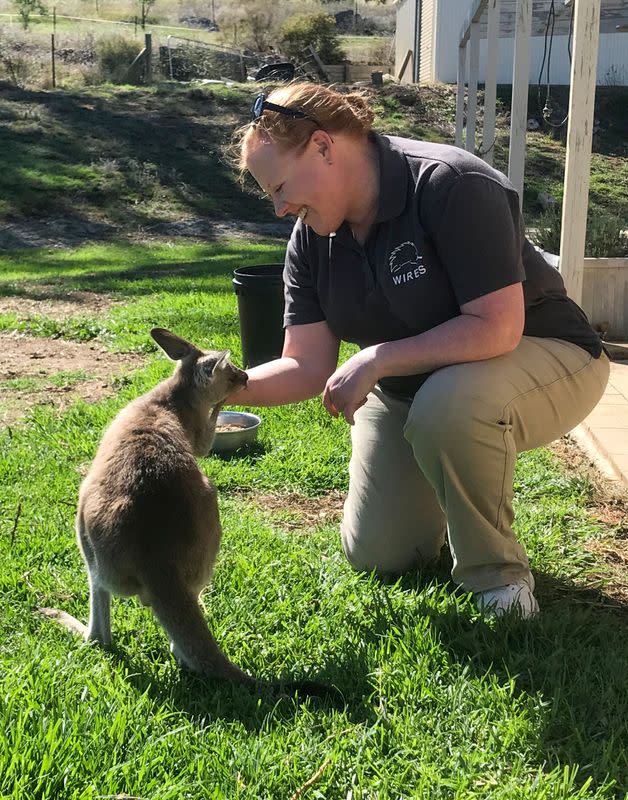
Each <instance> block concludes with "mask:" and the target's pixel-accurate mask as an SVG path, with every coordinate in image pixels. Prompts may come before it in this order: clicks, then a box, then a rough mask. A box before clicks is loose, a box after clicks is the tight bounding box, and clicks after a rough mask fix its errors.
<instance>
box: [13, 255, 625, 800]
mask: <svg viewBox="0 0 628 800" xmlns="http://www.w3.org/2000/svg"><path fill="white" fill-rule="evenodd" d="M281 255H282V248H281V246H279V245H277V244H276V243H273V242H260V243H258V244H255V245H251V244H249V245H243V244H242V243H241V242H238V243H232V244H229V243H209V244H202V245H201V244H197V245H173V244H171V243H170V244H161V245H154V246H148V245H129V244H124V243H121V244H115V245H111V244H109V245H102V244H101V245H89V246H86V247H83V248H78V249H75V250H50V251H49V250H30V251H21V252H14V253H10V254H4V255H2V256H0V299H1V298H2V297H4V298H7V297H23V298H28V297H35V296H37V295H38V293H41V292H42V291H43V290H44V289H45V291H46V293H47V296H53V297H54V296H59V297H65V296H67V294H68V293H69V292H77V291H81V292H89V293H92V294H98V295H103V296H106V297H107V298H110V299H112V300H115V301H116V302H115V303H114V304H112V305H111V306H108V307H106V309H105V310H103V311H102V313H99V314H94V313H91V314H83V313H82V312H81V310H80V307H79V308H78V309H77V312H76V314H74V315H71V316H70V317H66V318H64V319H55V318H54V315H52V314H51V315H50V316H48V317H46V318H43V317H42V316H41V315H39V314H29V315H20V314H18V313H12V314H11V313H6V314H4V315H2V316H0V330H4V331H9V330H14V329H18V330H19V331H20V332H23V333H31V334H36V335H40V336H42V335H45V336H49V337H51V336H54V337H62V338H63V339H67V340H71V339H72V340H76V341H78V342H83V341H87V342H99V343H101V344H104V345H106V347H107V348H109V351H110V352H111V356H112V357H113V356H114V355H115V353H116V352H117V351H124V352H135V353H139V354H142V356H143V359H144V360H143V366H141V367H140V368H139V369H137V370H135V371H134V372H132V373H130V374H129V375H128V376H127V377H126V379H125V380H119V381H118V382H117V384H116V387H117V391H116V394H115V395H113V396H110V397H108V398H106V399H103V400H102V401H100V402H96V403H85V402H81V401H77V402H76V403H74V404H73V405H71V406H70V407H69V408H68V409H67V410H66V411H64V412H58V411H55V410H54V409H51V408H50V407H45V406H44V407H38V408H34V409H32V410H31V411H30V412H29V414H28V415H27V417H26V418H25V419H24V420H23V421H22V422H20V423H18V424H15V425H12V426H11V427H5V428H3V429H1V430H0V724H1V725H2V727H3V729H4V731H5V735H4V737H3V738H2V739H1V740H0V798H3V800H4V798H12V799H15V800H18V798H19V800H24V799H25V798H28V800H31V798H33V799H39V798H51V799H52V798H54V799H55V800H56V799H57V798H62V799H63V800H65V799H66V798H68V799H70V798H71V799H72V800H74V799H76V800H78V799H79V798H80V800H86V799H87V798H93V799H94V800H95V799H96V798H103V797H129V796H130V797H135V798H146V799H148V798H151V800H153V799H154V800H169V799H172V800H179V799H180V798H199V800H200V799H201V798H282V799H283V798H298V797H304V798H305V797H307V798H326V799H328V798H355V799H356V800H357V799H358V798H364V799H365V800H366V798H378V799H381V800H383V799H384V798H400V797H404V798H405V797H413V798H426V799H427V798H430V800H431V799H432V798H437V799H438V798H491V800H493V798H512V799H513V800H514V799H515V798H516V800H520V799H522V798H534V800H558V799H559V798H564V800H572V799H573V798H576V799H580V798H582V799H584V798H595V799H596V800H602V799H604V800H607V799H610V798H622V797H625V793H626V791H627V790H628V728H627V725H628V680H627V674H626V672H627V671H626V663H627V659H628V637H627V636H626V620H627V617H626V607H625V605H624V606H621V604H620V603H619V602H613V600H612V595H611V594H609V593H608V592H607V591H606V590H605V589H604V588H603V586H601V585H600V583H599V576H600V574H602V573H603V571H604V565H603V564H602V563H601V561H600V558H599V556H596V555H595V552H596V551H597V548H596V547H594V546H593V545H595V544H596V543H598V544H599V543H601V542H604V541H608V540H609V537H612V535H613V531H612V529H610V528H609V527H608V526H606V525H603V524H602V523H600V522H597V521H596V520H595V518H594V517H593V516H592V514H591V513H590V510H589V508H588V504H589V503H590V502H591V500H592V498H593V496H594V492H595V489H594V486H593V485H592V483H591V482H590V481H589V480H588V479H587V478H586V476H585V475H584V474H583V473H580V472H579V471H577V470H570V471H569V472H566V471H565V470H564V468H563V467H562V466H561V465H560V464H559V462H558V461H557V459H556V457H555V456H554V455H553V454H552V453H551V452H550V451H548V450H540V451H537V452H534V453H529V454H524V455H523V456H521V457H520V459H519V462H518V467H517V477H516V511H517V532H518V535H519V536H520V537H521V540H522V541H523V542H524V543H525V546H526V548H527V550H528V552H529V554H530V557H531V561H532V566H533V569H534V571H535V574H536V576H537V580H538V597H539V601H540V604H541V607H542V609H543V613H542V615H541V617H540V618H539V619H538V620H536V621H534V622H530V623H521V622H519V621H517V620H508V621H505V622H502V623H500V624H495V623H488V622H486V621H485V620H483V619H482V618H481V617H480V616H479V615H478V613H477V612H476V610H475V607H474V604H473V602H472V599H471V598H470V597H469V596H468V595H466V594H464V593H461V592H458V591H455V589H454V587H453V586H452V585H451V584H449V583H448V572H447V568H446V563H443V565H442V566H440V567H438V568H437V569H434V570H432V571H425V572H419V573H414V574H411V575H408V576H406V577H404V578H403V579H401V580H399V581H397V582H382V581H379V580H376V579H375V578H374V577H372V576H362V575H357V574H355V573H354V572H353V571H352V570H351V569H350V568H349V566H348V565H347V563H346V561H345V559H344V556H343V554H342V550H341V547H340V544H339V535H338V511H339V498H341V497H342V493H343V491H344V490H345V489H346V482H347V462H348V443H349V436H348V430H347V427H346V425H345V424H344V423H343V422H342V421H340V420H334V419H332V418H331V417H329V416H328V415H327V414H326V413H325V412H324V410H323V408H322V405H321V403H320V401H319V400H312V401H309V402H307V403H302V404H299V405H297V406H294V407H291V408H274V409H263V410H261V412H260V413H261V414H262V416H263V424H262V427H261V432H260V438H259V442H258V444H257V445H256V446H255V447H254V448H253V449H252V450H249V451H243V452H241V453H240V454H238V455H237V456H236V457H233V458H231V459H229V460H222V459H219V458H217V457H209V458H206V459H202V461H201V464H202V468H203V469H204V470H205V471H206V472H207V474H208V475H210V476H211V478H212V479H213V480H214V481H215V482H216V484H217V486H218V488H219V494H220V506H221V515H222V522H223V527H224V539H223V545H222V549H221V553H220V556H219V560H218V564H217V568H216V574H215V579H214V581H213V583H212V584H211V586H210V587H209V588H208V590H207V591H206V592H205V594H204V604H205V608H206V616H207V619H208V622H209V624H210V625H211V627H212V629H213V631H214V633H215V635H216V637H217V638H218V640H219V642H220V643H221V644H222V646H223V647H224V648H225V650H226V652H227V653H228V654H229V656H230V657H231V658H232V659H233V660H234V661H235V662H236V663H237V664H239V665H241V666H243V667H244V668H245V669H247V670H248V671H250V672H251V673H254V674H256V675H259V676H262V677H264V678H268V679H272V678H275V677H281V678H286V679H288V678H302V677H308V678H316V679H319V680H322V681H325V682H328V683H332V684H334V685H335V686H337V687H338V689H340V691H341V692H342V694H343V696H344V698H345V703H344V704H339V705H338V704H334V703H332V702H331V701H326V700H318V699H314V698H309V699H308V698H304V697H300V696H291V695H289V694H285V693H281V692H279V691H271V690H264V691H249V690H245V689H242V688H239V687H233V686H229V685H222V684H218V683H215V682H210V681H203V680H200V679H199V678H197V677H194V676H191V675H189V674H186V673H184V672H182V671H180V670H179V669H178V667H177V666H176V664H175V663H174V661H173V659H172V657H171V655H170V653H169V651H168V645H167V641H166V638H165V635H164V634H163V632H162V631H161V629H160V628H159V627H158V626H157V625H156V623H155V621H154V619H153V618H152V616H151V614H150V612H149V611H147V610H146V609H144V608H142V607H141V606H140V604H139V603H138V602H136V601H135V600H117V601H114V610H113V631H114V637H115V639H116V645H115V648H114V650H113V651H112V652H107V653H106V652H102V651H101V650H99V649H97V648H94V647H88V646H85V645H83V644H82V643H81V642H79V641H78V640H76V639H74V638H73V637H72V635H71V634H69V633H66V632H65V631H64V630H62V629H61V628H58V627H57V626H55V625H53V623H51V622H48V621H45V620H42V619H40V618H38V617H36V616H35V615H34V614H33V613H32V608H33V607H34V606H37V605H53V606H58V607H59V606H60V607H63V608H65V609H67V610H68V611H70V612H71V613H74V614H75V615H77V616H78V617H80V618H81V619H86V617H87V610H88V609H87V584H86V578H85V574H84V570H83V567H82V563H81V560H80V557H79V554H78V550H77V548H76V546H75V544H74V537H73V516H74V512H75V503H76V493H77V489H78V485H79V482H80V480H81V476H82V475H83V474H84V472H85V469H86V466H87V465H88V463H89V462H90V460H91V458H92V457H93V454H94V451H95V448H96V445H97V443H98V441H99V438H100V435H101V433H102V430H103V428H104V426H105V425H106V424H107V422H108V421H109V420H110V419H111V418H112V416H113V415H114V413H115V412H116V411H117V410H118V409H119V408H120V407H121V406H122V405H124V404H125V403H126V402H128V401H129V400H130V399H131V398H132V397H135V396H136V395H137V394H139V393H141V392H142V391H145V390H146V389H147V388H149V387H150V386H152V385H154V383H155V382H156V381H158V380H159V379H161V378H162V377H164V376H166V375H167V374H169V372H170V370H171V364H170V362H168V361H167V359H166V358H165V357H164V356H163V355H162V354H161V353H160V352H157V350H156V348H155V346H154V344H153V343H152V340H151V339H150V337H149V335H148V331H149V329H150V327H151V326H153V325H162V326H165V327H170V328H172V329H174V330H175V331H177V332H179V333H181V334H183V335H184V336H187V337H189V338H191V339H192V340H193V341H195V342H197V343H198V344H201V345H206V346H208V347H210V346H211V347H218V348H222V347H228V348H230V349H231V350H232V354H233V358H234V360H235V361H236V363H237V362H238V361H239V357H240V343H239V337H238V324H237V314H236V299H235V296H234V295H233V292H232V290H231V285H230V277H231V271H232V270H233V268H234V267H235V266H237V265H238V264H239V263H242V262H243V261H245V262H247V263H254V262H258V263H261V262H265V263H268V262H275V261H277V260H280V259H281ZM347 352H348V351H345V355H346V353H347ZM77 379H78V378H77V376H74V377H73V378H71V380H70V383H72V382H73V381H74V380H77ZM59 380H60V381H62V380H68V376H67V374H66V375H65V377H63V376H62V377H60V378H59Z"/></svg>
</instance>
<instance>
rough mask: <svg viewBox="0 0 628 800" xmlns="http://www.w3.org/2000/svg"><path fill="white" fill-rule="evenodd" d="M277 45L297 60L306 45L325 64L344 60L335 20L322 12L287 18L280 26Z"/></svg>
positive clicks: (301, 55)
mask: <svg viewBox="0 0 628 800" xmlns="http://www.w3.org/2000/svg"><path fill="white" fill-rule="evenodd" d="M279 44H280V47H281V50H282V52H284V53H285V54H286V55H287V56H290V57H291V58H294V59H297V60H298V59H301V58H302V57H303V51H304V50H305V49H306V47H308V45H312V47H313V48H314V49H315V50H316V52H317V53H318V55H319V57H320V59H321V61H322V62H323V63H325V64H338V63H339V62H341V61H343V60H344V58H345V54H344V53H343V51H342V48H341V47H340V44H339V41H338V28H337V27H336V20H335V19H334V18H333V17H332V16H331V15H329V14H325V13H324V12H315V13H313V14H297V15H296V16H294V17H289V18H288V19H287V20H286V21H285V22H284V24H283V25H282V26H281V32H280V40H279Z"/></svg>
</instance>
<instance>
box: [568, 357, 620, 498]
mask: <svg viewBox="0 0 628 800" xmlns="http://www.w3.org/2000/svg"><path fill="white" fill-rule="evenodd" d="M573 433H574V435H575V437H576V439H577V440H578V441H579V442H580V444H581V445H583V446H584V447H585V449H586V450H587V451H588V452H589V454H590V455H592V456H594V457H595V460H596V461H597V462H598V465H599V466H600V467H601V468H602V469H603V470H604V472H606V474H607V475H609V476H610V477H614V478H615V479H618V480H621V481H623V482H624V483H625V484H626V486H628V361H613V362H611V376H610V379H609V382H608V386H607V387H606V391H605V392H604V396H603V397H602V399H601V400H600V402H599V404H598V405H597V406H596V408H594V409H593V411H592V412H591V413H590V414H589V416H588V417H587V418H586V419H585V420H584V421H583V422H582V424H580V425H578V427H577V428H576V429H575V430H574V431H573Z"/></svg>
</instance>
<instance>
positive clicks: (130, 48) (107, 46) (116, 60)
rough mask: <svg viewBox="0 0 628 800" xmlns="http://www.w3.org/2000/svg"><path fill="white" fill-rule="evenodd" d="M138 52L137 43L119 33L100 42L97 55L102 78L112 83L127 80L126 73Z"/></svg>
mask: <svg viewBox="0 0 628 800" xmlns="http://www.w3.org/2000/svg"><path fill="white" fill-rule="evenodd" d="M137 54H138V49H137V44H135V42H132V41H131V40H129V39H125V38H124V36H120V35H119V34H117V35H114V36H108V37H106V38H103V39H101V40H100V41H99V42H98V46H97V48H96V57H97V61H98V67H99V71H100V75H101V78H102V80H104V81H107V82H110V83H123V82H125V79H126V75H127V73H128V71H129V67H130V66H131V64H132V63H133V60H134V59H135V57H136V56H137Z"/></svg>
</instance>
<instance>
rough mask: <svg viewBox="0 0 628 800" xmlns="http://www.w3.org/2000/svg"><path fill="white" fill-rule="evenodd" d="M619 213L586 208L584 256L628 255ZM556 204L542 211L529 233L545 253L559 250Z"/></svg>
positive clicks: (559, 214) (559, 230) (558, 224)
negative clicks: (535, 225) (534, 228)
mask: <svg viewBox="0 0 628 800" xmlns="http://www.w3.org/2000/svg"><path fill="white" fill-rule="evenodd" d="M623 228H624V225H623V224H622V222H621V220H620V219H619V217H616V216H614V215H612V214H609V213H607V212H603V211H599V210H593V209H590V210H589V216H588V219H587V238H586V243H585V249H584V254H585V256H587V257H588V258H626V257H628V237H627V236H626V234H625V232H624V231H623ZM560 234H561V211H560V208H556V209H550V210H547V211H545V212H544V213H543V214H542V215H541V216H540V217H539V221H538V225H537V227H536V230H535V231H534V233H533V234H532V240H533V242H534V244H536V245H538V246H539V247H541V248H542V249H543V250H545V251H547V252H548V253H559V252H560Z"/></svg>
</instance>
